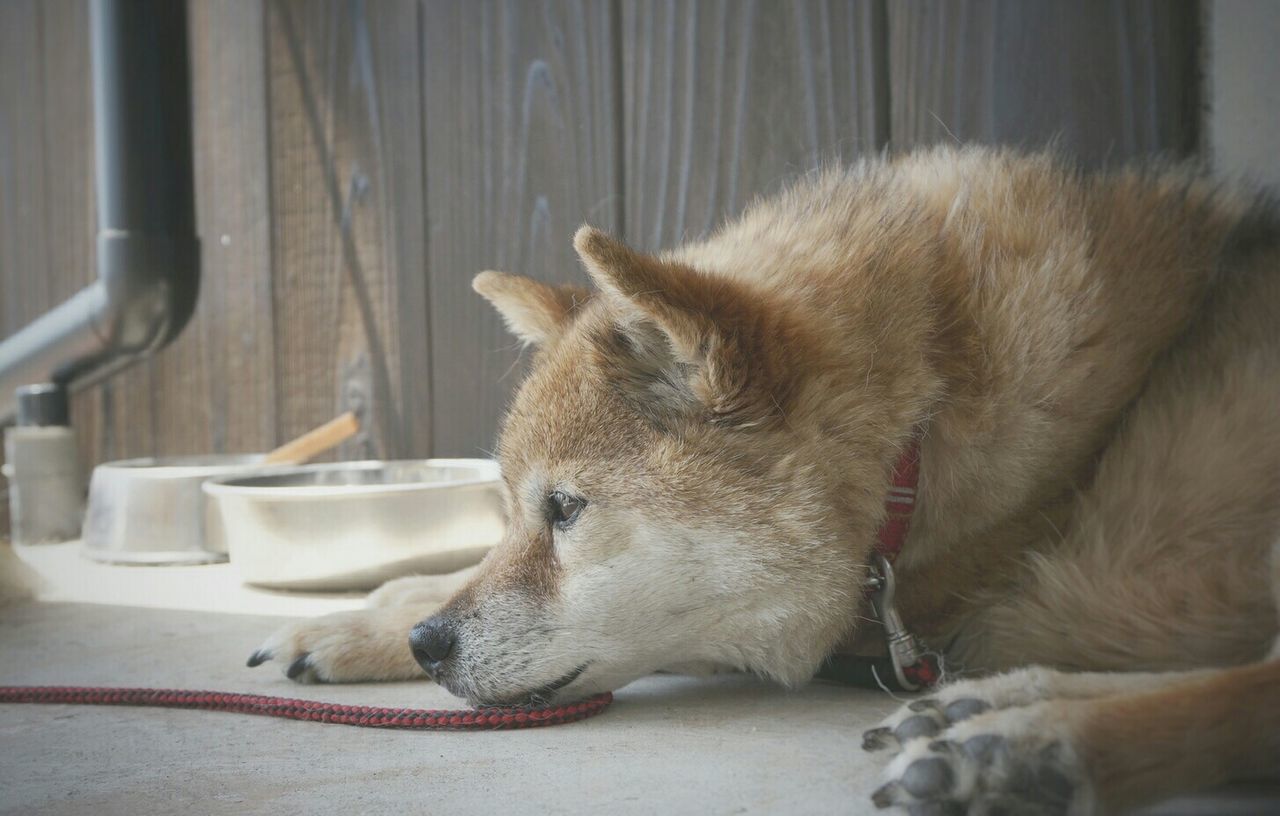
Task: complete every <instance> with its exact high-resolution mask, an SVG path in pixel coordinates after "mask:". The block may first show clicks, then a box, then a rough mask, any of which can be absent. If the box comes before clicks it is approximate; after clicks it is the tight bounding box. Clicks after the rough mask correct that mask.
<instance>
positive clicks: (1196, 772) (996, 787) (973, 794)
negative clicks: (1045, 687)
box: [868, 660, 1280, 814]
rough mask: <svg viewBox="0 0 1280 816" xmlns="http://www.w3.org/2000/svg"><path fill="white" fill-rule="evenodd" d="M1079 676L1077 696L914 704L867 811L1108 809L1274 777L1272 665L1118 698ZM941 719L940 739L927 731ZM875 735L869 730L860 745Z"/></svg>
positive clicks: (1276, 685)
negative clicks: (993, 704) (995, 704)
mask: <svg viewBox="0 0 1280 816" xmlns="http://www.w3.org/2000/svg"><path fill="white" fill-rule="evenodd" d="M1015 674H1016V673H1015ZM1060 677H1070V675H1060ZM1084 677H1086V678H1087V684H1079V685H1076V686H1075V687H1074V688H1071V687H1070V686H1071V683H1070V681H1067V682H1066V683H1064V684H1063V688H1064V690H1067V691H1075V692H1077V694H1078V695H1079V696H1075V697H1070V696H1068V697H1061V698H1054V699H1041V700H1039V701H1036V702H1029V703H1026V704H1018V703H1012V704H1010V705H1009V706H1008V707H1004V708H990V707H984V706H983V705H981V704H978V703H977V702H975V701H978V700H981V699H982V695H972V694H971V695H970V696H966V697H963V698H957V699H956V700H953V701H952V703H951V704H949V705H947V706H944V707H941V708H939V707H938V706H937V705H933V704H932V701H921V702H923V703H925V704H924V705H919V704H917V714H916V716H926V715H927V716H926V719H925V720H918V721H916V722H915V723H914V724H909V723H908V722H907V721H905V720H904V721H903V722H902V723H900V725H899V730H902V731H903V733H902V734H900V735H898V736H897V737H896V738H897V739H901V740H902V741H904V742H905V745H904V747H903V749H902V752H901V753H900V754H898V756H896V757H895V758H894V759H893V761H892V762H890V764H889V766H888V768H887V769H886V775H887V777H888V781H887V782H886V783H885V785H884V786H883V787H881V788H880V789H879V790H877V791H876V793H875V794H874V796H873V799H874V801H875V803H876V804H877V805H879V806H882V807H885V806H890V805H898V806H902V807H907V808H908V809H911V811H912V812H913V813H914V812H917V811H918V812H921V813H925V812H929V813H932V812H938V813H950V812H957V813H987V812H1011V813H1036V814H1090V813H1115V812H1124V811H1126V810H1128V809H1129V808H1132V807H1136V806H1138V805H1142V804H1145V803H1150V802H1155V801H1159V800H1162V799H1165V798H1168V797H1170V796H1175V795H1178V794H1180V793H1185V792H1190V791H1194V790H1199V789H1201V788H1205V787H1208V786H1211V785H1215V784H1220V783H1222V782H1226V781H1230V780H1237V779H1250V778H1257V777H1269V778H1280V661H1275V660H1272V661H1268V662H1264V663H1258V664H1255V665H1251V666H1245V667H1241V668H1235V669H1228V670H1223V671H1217V672H1211V673H1203V672H1196V673H1189V674H1187V675H1182V676H1180V677H1179V676H1178V675H1168V676H1165V677H1164V678H1163V680H1164V681H1167V682H1164V683H1163V684H1162V685H1160V686H1159V687H1158V688H1156V689H1154V690H1148V691H1132V690H1131V691H1129V692H1123V691H1119V689H1120V687H1121V686H1122V684H1123V683H1124V680H1123V679H1122V678H1123V677H1124V675H1115V676H1114V685H1113V687H1112V689H1111V691H1112V692H1113V693H1106V690H1105V689H1104V686H1105V685H1106V684H1105V683H1102V682H1100V678H1101V677H1102V676H1101V675H1094V676H1091V677H1090V676H1084ZM1140 677H1145V678H1146V679H1149V680H1150V679H1154V678H1155V677H1157V676H1154V675H1145V676H1140ZM1001 679H1002V678H993V679H992V680H991V681H976V683H975V684H973V685H974V687H979V686H980V685H981V684H982V683H984V682H988V683H995V684H998V683H999V681H1000V680H1001ZM1086 685H1092V686H1093V688H1094V689H1095V690H1096V691H1098V692H1099V693H1100V696H1089V695H1087V694H1085V693H1084V690H1085V688H1086ZM972 691H973V688H971V689H970V692H972ZM997 693H998V692H997ZM986 696H987V697H990V698H992V699H994V698H995V696H996V695H994V694H993V695H986ZM1037 697H1038V695H1037ZM1033 699H1035V698H1033ZM960 703H963V705H961V704H960ZM938 711H941V712H942V715H943V722H944V726H943V728H942V730H940V731H939V730H937V729H936V728H935V727H933V725H931V724H930V723H931V722H933V721H934V720H933V713H934V712H938ZM903 726H908V727H906V728H905V729H904V728H903ZM914 731H919V733H918V734H914V738H912V737H913V733H907V732H914ZM882 736H883V734H881V733H879V732H875V731H873V732H870V733H869V735H868V743H871V744H875V743H877V742H878V738H880V737H882Z"/></svg>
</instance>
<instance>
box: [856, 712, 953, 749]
mask: <svg viewBox="0 0 1280 816" xmlns="http://www.w3.org/2000/svg"><path fill="white" fill-rule="evenodd" d="M944 724H945V723H944V722H943V720H942V716H941V714H940V712H938V711H936V710H934V711H929V712H928V713H925V714H915V715H912V716H910V717H907V718H906V719H904V720H902V721H901V722H899V723H898V724H897V725H895V726H893V727H889V726H881V727H879V728H872V729H871V730H870V731H867V732H865V733H863V735H862V748H863V750H865V751H879V750H882V749H885V748H901V747H902V746H903V745H906V744H907V743H908V742H910V741H911V740H913V739H920V738H922V737H932V736H935V735H936V734H938V732H939V731H941V730H942V728H943V725H944Z"/></svg>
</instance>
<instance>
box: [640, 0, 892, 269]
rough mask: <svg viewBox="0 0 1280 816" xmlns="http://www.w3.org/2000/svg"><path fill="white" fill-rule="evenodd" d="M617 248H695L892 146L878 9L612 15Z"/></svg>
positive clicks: (655, 5) (687, 9) (740, 2)
mask: <svg viewBox="0 0 1280 816" xmlns="http://www.w3.org/2000/svg"><path fill="white" fill-rule="evenodd" d="M621 31H622V37H621V39H622V55H623V80H622V88H623V100H624V102H623V125H622V133H623V139H624V142H625V148H624V162H625V172H624V185H625V189H626V204H625V206H626V237H627V239H628V240H630V241H631V242H633V243H635V244H637V245H639V246H641V247H645V248H648V249H660V248H666V247H670V246H671V245H673V244H676V243H679V242H681V241H684V240H686V239H690V238H696V237H699V236H702V235H705V234H706V233H707V232H709V231H710V230H711V229H712V228H714V227H715V226H716V225H717V224H718V223H720V222H721V221H722V220H723V219H724V218H725V217H726V216H729V215H732V214H735V213H736V212H738V211H739V210H741V209H742V208H743V207H744V206H745V205H746V204H747V203H748V202H749V201H750V200H751V199H752V198H754V197H755V196H758V195H761V194H764V193H768V192H770V191H772V190H774V189H776V188H777V187H779V186H780V185H781V184H783V183H784V182H786V181H787V180H789V179H792V178H794V177H795V176H797V175H799V174H802V173H805V172H807V171H809V170H811V169H813V168H815V167H817V166H818V165H819V164H821V163H822V162H825V161H838V160H848V159H850V158H852V157H856V156H858V155H862V154H866V153H873V152H875V151H877V150H879V149H880V148H881V147H883V146H884V143H885V140H886V138H887V135H888V97H887V96H886V88H887V85H886V52H885V49H884V46H885V43H884V35H885V13H884V5H883V3H882V2H880V1H879V0H862V1H861V2H851V3H850V2H826V1H823V2H808V1H807V0H806V1H804V2H801V1H800V0H787V2H771V1H769V2H765V1H761V0H708V1H707V2H699V3H685V2H678V0H666V2H646V1H645V0H624V2H623V4H622V20H621Z"/></svg>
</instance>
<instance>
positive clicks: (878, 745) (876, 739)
mask: <svg viewBox="0 0 1280 816" xmlns="http://www.w3.org/2000/svg"><path fill="white" fill-rule="evenodd" d="M897 741H898V738H897V737H895V736H894V735H893V731H891V730H890V729H888V728H872V729H871V730H870V731H866V732H864V733H863V735H862V750H864V751H879V750H880V749H882V748H888V747H889V746H891V745H893V744H895V743H897Z"/></svg>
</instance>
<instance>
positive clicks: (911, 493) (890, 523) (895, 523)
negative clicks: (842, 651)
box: [871, 434, 941, 691]
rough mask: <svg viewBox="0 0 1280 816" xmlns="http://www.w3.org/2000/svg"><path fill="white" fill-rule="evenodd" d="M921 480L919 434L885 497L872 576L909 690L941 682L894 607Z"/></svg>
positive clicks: (892, 653)
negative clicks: (898, 563)
mask: <svg viewBox="0 0 1280 816" xmlns="http://www.w3.org/2000/svg"><path fill="white" fill-rule="evenodd" d="M919 481H920V436H919V434H916V435H915V436H914V437H913V438H912V440H911V444H910V445H908V446H907V449H906V450H905V451H903V453H902V457H901V458H899V459H898V464H897V465H896V466H895V467H894V469H893V478H892V480H891V482H890V485H889V495H888V496H886V497H885V500H884V506H885V519H884V523H883V524H882V525H880V532H879V534H878V535H877V537H876V557H875V559H873V561H874V567H873V570H874V571H873V575H875V576H876V578H877V580H876V581H875V583H874V584H873V585H872V587H871V605H872V609H874V611H875V613H876V617H877V618H879V619H880V623H881V624H883V626H884V633H885V641H886V643H887V644H888V647H889V657H890V660H891V661H892V663H893V671H894V674H895V675H896V676H897V680H898V684H899V685H900V686H901V687H902V688H904V689H906V690H907V691H917V690H919V689H922V688H928V687H929V686H933V685H935V684H937V683H938V681H939V680H940V679H941V672H940V671H939V668H940V667H939V663H938V659H937V656H936V655H934V654H931V653H929V652H926V651H925V649H924V646H923V645H922V644H921V643H920V642H919V641H918V640H916V638H915V637H914V636H913V635H912V634H911V632H909V631H908V630H907V627H906V626H905V625H903V622H902V618H901V617H900V616H899V615H898V611H897V609H896V608H895V606H894V593H895V592H896V586H897V585H896V582H895V578H894V574H893V562H894V561H895V560H896V559H897V558H898V555H899V554H900V553H901V552H902V545H903V544H905V543H906V540H907V533H908V532H909V531H910V530H911V516H912V514H913V513H914V512H915V509H916V486H917V483H918V482H919Z"/></svg>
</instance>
